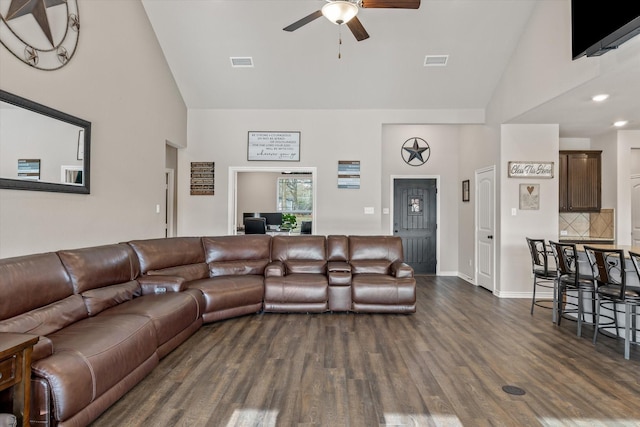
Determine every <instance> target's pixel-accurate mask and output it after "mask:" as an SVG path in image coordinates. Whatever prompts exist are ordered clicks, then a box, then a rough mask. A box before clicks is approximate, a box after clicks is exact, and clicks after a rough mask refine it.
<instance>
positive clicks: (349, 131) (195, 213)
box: [178, 110, 484, 258]
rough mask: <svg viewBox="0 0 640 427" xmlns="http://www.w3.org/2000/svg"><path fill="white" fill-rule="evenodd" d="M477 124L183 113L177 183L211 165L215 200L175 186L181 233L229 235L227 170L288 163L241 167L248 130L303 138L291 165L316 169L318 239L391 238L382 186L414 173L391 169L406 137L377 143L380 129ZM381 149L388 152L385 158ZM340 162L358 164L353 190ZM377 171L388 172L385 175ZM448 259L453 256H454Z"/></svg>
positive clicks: (410, 115)
mask: <svg viewBox="0 0 640 427" xmlns="http://www.w3.org/2000/svg"><path fill="white" fill-rule="evenodd" d="M483 120H484V115H483V113H482V111H480V110H456V111H447V110H433V111H431V110H425V111H413V110H412V111H404V110H389V111H386V110H385V111H380V110H337V111H333V110H189V148H188V149H186V150H183V152H181V156H180V165H179V169H180V170H181V172H180V179H181V180H182V181H183V182H187V180H188V172H186V171H188V165H189V162H194V161H215V162H216V194H215V196H208V197H202V196H198V197H196V196H190V195H189V194H188V189H187V187H186V186H185V185H181V186H180V190H179V203H178V205H179V209H180V210H179V214H178V217H179V224H178V231H179V234H181V235H207V234H226V233H227V232H228V226H227V224H228V222H227V219H228V212H229V203H230V201H229V176H228V173H227V171H228V169H229V167H258V166H259V167H285V166H287V165H289V162H288V163H287V164H283V163H282V162H249V161H247V132H248V131H252V130H253V131H255V130H274V131H278V130H295V131H300V132H301V142H300V162H290V163H291V166H295V167H316V168H317V189H316V190H317V200H316V201H317V205H316V215H315V217H314V227H316V230H315V232H316V233H317V234H389V227H388V219H386V218H385V219H384V221H383V216H382V213H381V211H382V208H383V207H388V205H386V204H385V205H383V202H382V198H383V197H385V198H388V191H386V190H383V185H384V186H385V188H388V182H389V176H388V175H389V173H391V171H396V172H393V173H413V174H415V173H417V172H416V169H419V168H414V167H412V166H408V165H405V166H404V167H402V169H401V170H400V171H398V170H397V169H396V166H394V165H395V164H396V163H397V162H398V159H400V147H401V145H402V142H404V139H403V140H402V141H400V142H398V141H397V140H395V139H394V140H393V141H383V137H382V128H383V124H384V123H440V124H451V123H474V124H477V123H482V121H483ZM454 143H455V141H454ZM388 144H391V145H390V146H389V147H387V145H388ZM383 145H384V148H383ZM387 149H388V150H390V153H392V154H389V155H387V151H386V150H387ZM443 152H444V150H443V151H441V153H443ZM439 155H440V154H439ZM446 158H447V159H450V157H446ZM339 160H360V162H361V186H360V189H359V190H346V189H338V185H337V184H338V183H337V181H338V161H339ZM400 161H401V160H400ZM455 161H456V166H455V168H456V169H457V159H456V160H455ZM429 166H431V164H430V165H429ZM385 168H386V169H385ZM383 170H388V172H385V173H384V176H383ZM402 171H404V172H402ZM456 180H457V177H456ZM456 188H457V187H456ZM231 203H233V202H231ZM365 207H373V208H374V214H373V215H369V214H366V215H365V214H364V208H365ZM454 212H455V210H454ZM452 256H453V257H454V258H455V257H457V255H456V254H455V252H454V253H453V254H452Z"/></svg>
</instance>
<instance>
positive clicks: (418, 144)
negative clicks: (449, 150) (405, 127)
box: [401, 137, 431, 166]
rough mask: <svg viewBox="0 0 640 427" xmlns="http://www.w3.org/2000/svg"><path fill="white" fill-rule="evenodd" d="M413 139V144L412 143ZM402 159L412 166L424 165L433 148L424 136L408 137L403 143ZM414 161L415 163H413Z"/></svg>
mask: <svg viewBox="0 0 640 427" xmlns="http://www.w3.org/2000/svg"><path fill="white" fill-rule="evenodd" d="M411 141H413V144H411ZM401 154H402V159H403V160H404V162H405V163H406V164H408V165H411V166H420V165H423V164H425V163H426V162H427V160H429V157H430V156H431V149H430V147H429V144H428V143H427V141H425V140H424V139H422V138H418V137H414V138H409V139H407V140H406V141H405V142H404V144H402V152H401ZM412 162H413V163H412Z"/></svg>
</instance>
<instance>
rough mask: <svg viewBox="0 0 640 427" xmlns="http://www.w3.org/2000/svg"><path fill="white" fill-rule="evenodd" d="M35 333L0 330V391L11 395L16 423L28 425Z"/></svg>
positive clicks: (36, 337) (35, 341) (36, 339)
mask: <svg viewBox="0 0 640 427" xmlns="http://www.w3.org/2000/svg"><path fill="white" fill-rule="evenodd" d="M37 342H38V336H37V335H27V334H13V333H6V332H0V392H3V391H5V390H8V392H9V393H11V395H12V398H11V400H12V402H13V403H12V404H13V414H14V415H15V416H16V417H17V418H18V425H22V426H29V405H30V404H31V351H32V350H33V346H34V345H35V344H36V343H37Z"/></svg>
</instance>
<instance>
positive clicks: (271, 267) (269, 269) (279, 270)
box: [264, 261, 285, 277]
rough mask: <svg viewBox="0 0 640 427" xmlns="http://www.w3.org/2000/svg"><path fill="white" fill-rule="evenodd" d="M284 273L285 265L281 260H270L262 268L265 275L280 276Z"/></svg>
mask: <svg viewBox="0 0 640 427" xmlns="http://www.w3.org/2000/svg"><path fill="white" fill-rule="evenodd" d="M284 274H285V267H284V264H283V263H282V261H272V262H270V263H269V264H268V265H267V266H266V267H265V269H264V276H265V277H282V276H284Z"/></svg>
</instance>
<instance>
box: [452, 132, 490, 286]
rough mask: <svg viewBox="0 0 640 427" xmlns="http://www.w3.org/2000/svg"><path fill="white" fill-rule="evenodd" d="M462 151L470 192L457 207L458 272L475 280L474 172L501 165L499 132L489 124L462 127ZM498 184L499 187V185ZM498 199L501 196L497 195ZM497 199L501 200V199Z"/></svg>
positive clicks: (462, 167)
mask: <svg viewBox="0 0 640 427" xmlns="http://www.w3.org/2000/svg"><path fill="white" fill-rule="evenodd" d="M460 154H461V155H460V157H459V165H460V166H459V169H460V173H459V175H460V176H459V181H462V180H465V179H468V180H469V188H470V190H471V195H470V197H469V199H470V200H469V202H466V203H462V202H460V204H459V209H458V272H459V275H460V277H463V278H464V279H465V280H467V281H469V282H471V283H474V280H475V259H476V257H475V209H476V199H475V185H476V183H475V172H476V171H477V170H479V169H484V168H487V167H490V166H497V165H499V163H500V162H499V160H500V135H499V134H498V133H497V132H496V131H495V129H493V128H491V127H489V126H461V127H460ZM496 171H497V168H496ZM496 176H497V175H496ZM496 184H498V183H496ZM496 187H498V186H497V185H496ZM496 199H498V198H497V197H496ZM496 201H497V202H499V200H496ZM498 206H499V204H496V212H499V211H498ZM496 234H497V233H496ZM469 261H471V262H469Z"/></svg>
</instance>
